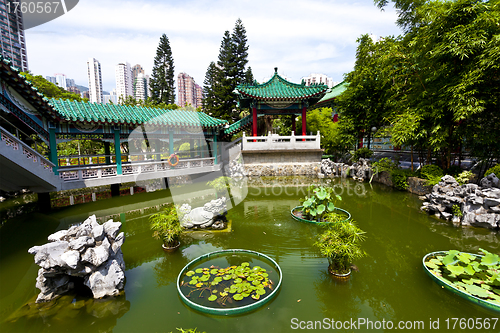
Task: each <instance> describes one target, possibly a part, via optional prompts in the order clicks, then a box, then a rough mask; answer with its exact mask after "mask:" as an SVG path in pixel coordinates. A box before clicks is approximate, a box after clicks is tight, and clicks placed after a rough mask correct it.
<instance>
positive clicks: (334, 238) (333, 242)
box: [314, 221, 366, 273]
mask: <svg viewBox="0 0 500 333" xmlns="http://www.w3.org/2000/svg"><path fill="white" fill-rule="evenodd" d="M365 238H366V236H365V232H364V231H362V230H361V229H359V228H358V227H357V226H356V224H355V222H354V221H350V222H342V223H333V224H329V225H327V227H326V230H325V231H324V232H323V233H322V234H320V235H319V237H318V239H317V241H316V242H315V243H314V246H315V247H317V248H318V249H319V251H320V253H321V254H322V255H323V256H325V257H326V258H328V262H329V265H330V267H329V268H330V270H331V271H336V272H339V273H347V272H348V271H349V267H350V265H351V264H352V262H353V261H354V260H357V259H360V258H363V257H364V256H366V252H365V251H363V250H361V245H360V243H361V242H362V241H364V240H365Z"/></svg>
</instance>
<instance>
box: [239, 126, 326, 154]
mask: <svg viewBox="0 0 500 333" xmlns="http://www.w3.org/2000/svg"><path fill="white" fill-rule="evenodd" d="M320 141H321V137H320V134H319V131H318V133H317V134H316V135H295V133H294V132H292V135H290V136H279V135H277V134H271V133H269V135H268V136H246V135H245V133H244V132H243V140H242V144H243V147H242V150H244V151H245V150H297V149H321V147H320Z"/></svg>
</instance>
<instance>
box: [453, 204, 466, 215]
mask: <svg viewBox="0 0 500 333" xmlns="http://www.w3.org/2000/svg"><path fill="white" fill-rule="evenodd" d="M451 210H452V212H453V215H455V216H458V217H462V215H463V214H462V210H461V209H460V206H459V205H453V206H452V207H451Z"/></svg>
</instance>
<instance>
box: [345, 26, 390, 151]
mask: <svg viewBox="0 0 500 333" xmlns="http://www.w3.org/2000/svg"><path fill="white" fill-rule="evenodd" d="M393 42H394V41H393V39H392V38H385V39H383V40H380V41H378V42H373V40H372V38H371V37H370V36H369V35H367V34H365V35H363V36H361V37H360V38H359V39H358V43H359V45H358V48H357V51H356V62H355V65H354V70H353V71H352V72H350V73H348V74H346V75H345V82H346V83H347V84H348V86H347V89H346V90H345V91H344V92H343V93H342V95H340V96H339V97H338V99H337V103H338V109H339V113H340V114H341V115H342V116H341V118H340V123H343V122H345V123H349V126H344V125H339V126H340V127H341V128H342V131H343V135H346V136H349V137H350V138H349V139H348V140H347V141H350V142H355V141H356V140H357V139H358V138H362V137H363V136H366V137H367V139H368V146H369V145H370V139H371V136H372V128H373V127H375V128H380V127H381V126H382V124H383V119H384V116H385V114H386V113H387V112H388V111H389V109H390V104H389V101H390V99H388V93H389V87H390V81H389V80H388V78H387V76H386V75H385V74H386V70H385V69H384V66H383V62H382V60H381V59H383V58H384V56H385V55H386V50H387V48H388V47H389V45H391V44H392V43H393Z"/></svg>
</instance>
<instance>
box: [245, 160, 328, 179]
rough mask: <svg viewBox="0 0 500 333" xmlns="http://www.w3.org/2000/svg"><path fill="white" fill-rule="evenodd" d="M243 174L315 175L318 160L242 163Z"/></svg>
mask: <svg viewBox="0 0 500 333" xmlns="http://www.w3.org/2000/svg"><path fill="white" fill-rule="evenodd" d="M243 170H244V174H245V176H248V177H258V176H294V175H311V176H317V175H318V173H320V171H321V164H320V163H319V162H312V163H295V164H279V163H278V164H250V165H248V164H244V165H243Z"/></svg>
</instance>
